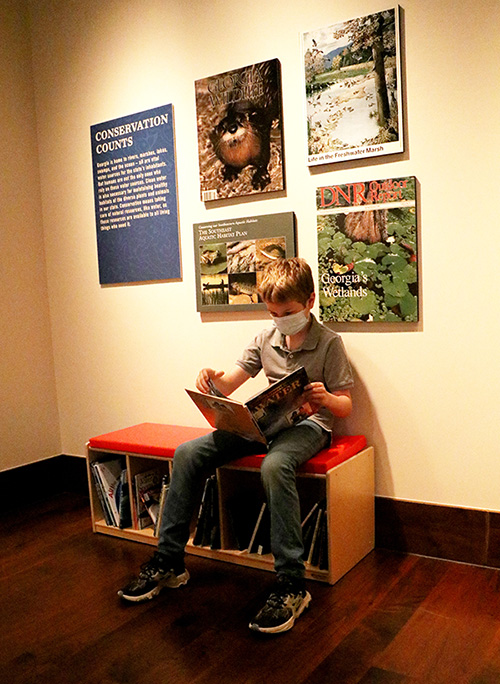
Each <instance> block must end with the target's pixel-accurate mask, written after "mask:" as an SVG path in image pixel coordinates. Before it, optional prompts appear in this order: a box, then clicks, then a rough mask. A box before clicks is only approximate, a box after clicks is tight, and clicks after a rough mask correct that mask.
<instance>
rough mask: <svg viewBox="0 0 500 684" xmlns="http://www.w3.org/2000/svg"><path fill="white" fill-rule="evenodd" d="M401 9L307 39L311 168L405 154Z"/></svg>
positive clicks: (351, 21)
mask: <svg viewBox="0 0 500 684" xmlns="http://www.w3.org/2000/svg"><path fill="white" fill-rule="evenodd" d="M399 36H400V29H399V8H398V7H394V8H392V9H388V10H385V11H383V12H378V13H376V14H369V15H366V16H362V17H358V18H356V19H349V20H348V21H344V22H342V23H339V24H333V25H331V26H327V27H325V28H320V29H316V30H315V31H309V32H307V33H304V34H303V35H302V54H303V60H304V78H305V106H306V118H307V160H308V164H309V165H310V166H313V165H316V164H327V163H332V162H338V161H345V160H349V159H362V158H364V157H374V156H378V155H383V154H392V153H396V152H402V151H403V115H402V97H401V54H400V40H399Z"/></svg>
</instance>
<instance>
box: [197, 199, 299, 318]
mask: <svg viewBox="0 0 500 684" xmlns="http://www.w3.org/2000/svg"><path fill="white" fill-rule="evenodd" d="M194 254H195V272H196V304H197V310H198V311H202V312H203V311H249V310H255V309H265V308H266V307H265V304H264V303H263V302H260V301H259V297H258V295H257V287H258V285H259V282H260V278H261V275H262V271H263V269H264V268H265V266H266V265H267V264H268V263H270V262H272V261H274V260H276V259H279V258H283V257H286V258H289V257H293V256H295V214H294V213H293V212H286V213H283V214H267V215H265V216H250V217H247V218H241V219H229V220H224V221H211V222H208V223H196V224H195V225H194Z"/></svg>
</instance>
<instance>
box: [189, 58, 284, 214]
mask: <svg viewBox="0 0 500 684" xmlns="http://www.w3.org/2000/svg"><path fill="white" fill-rule="evenodd" d="M195 95H196V116H197V127H198V157H199V164H200V189H201V199H202V200H203V201H204V202H208V201H211V200H218V199H225V198H228V197H240V196H243V195H251V194H256V193H267V192H275V191H278V190H284V188H285V174H284V163H283V115H282V98H281V67H280V62H279V60H278V59H271V60H267V61H265V62H259V63H257V64H251V65H249V66H245V67H241V68H238V69H233V70H232V71H226V72H223V73H220V74H216V75H214V76H209V77H207V78H202V79H200V80H197V81H196V82H195Z"/></svg>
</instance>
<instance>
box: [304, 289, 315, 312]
mask: <svg viewBox="0 0 500 684" xmlns="http://www.w3.org/2000/svg"><path fill="white" fill-rule="evenodd" d="M315 300H316V292H312V293H311V296H310V297H309V299H308V300H307V304H306V306H308V307H309V308H310V309H312V308H313V306H314V302H315Z"/></svg>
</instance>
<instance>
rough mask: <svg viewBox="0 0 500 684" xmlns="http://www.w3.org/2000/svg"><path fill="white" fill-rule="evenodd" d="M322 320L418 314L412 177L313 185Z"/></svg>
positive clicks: (397, 318)
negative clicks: (315, 188) (315, 191)
mask: <svg viewBox="0 0 500 684" xmlns="http://www.w3.org/2000/svg"><path fill="white" fill-rule="evenodd" d="M316 206H317V223H318V271H319V272H318V280H319V307H320V319H321V320H322V321H369V322H374V321H389V322H413V321H417V320H418V310H419V307H418V253H417V204H416V179H415V177H414V176H409V177H405V178H390V179H386V180H372V181H367V182H364V183H348V184H346V185H334V186H325V187H322V188H318V190H317V193H316Z"/></svg>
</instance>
